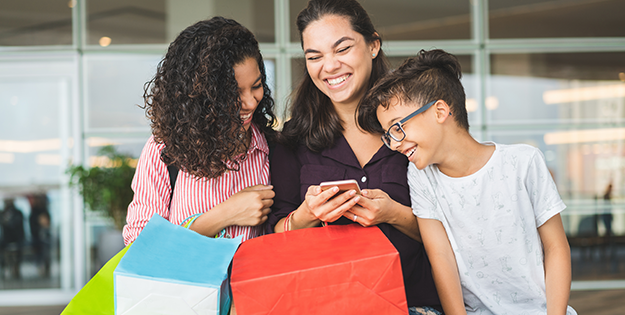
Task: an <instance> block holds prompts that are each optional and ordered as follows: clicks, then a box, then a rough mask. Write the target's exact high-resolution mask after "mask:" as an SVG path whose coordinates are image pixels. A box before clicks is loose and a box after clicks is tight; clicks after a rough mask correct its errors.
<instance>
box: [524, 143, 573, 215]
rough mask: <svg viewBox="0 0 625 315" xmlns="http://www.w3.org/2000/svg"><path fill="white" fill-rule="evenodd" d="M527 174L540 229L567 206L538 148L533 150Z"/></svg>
mask: <svg viewBox="0 0 625 315" xmlns="http://www.w3.org/2000/svg"><path fill="white" fill-rule="evenodd" d="M526 174H527V177H526V178H525V186H526V187H527V191H528V194H529V198H530V201H531V202H532V207H533V209H534V216H535V218H536V226H537V227H539V226H541V225H543V224H544V223H545V222H547V221H548V220H549V219H551V218H552V217H553V216H554V215H556V214H558V213H560V212H562V210H564V209H565V208H566V205H565V204H564V202H563V201H562V198H560V194H559V193H558V189H557V188H556V184H555V182H554V181H553V178H552V177H551V173H550V172H549V169H548V168H547V164H546V163H545V158H544V157H543V154H542V152H540V150H538V149H536V148H534V149H533V152H532V156H531V159H530V161H529V164H528V169H527V172H526Z"/></svg>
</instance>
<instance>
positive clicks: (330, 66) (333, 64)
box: [323, 56, 341, 72]
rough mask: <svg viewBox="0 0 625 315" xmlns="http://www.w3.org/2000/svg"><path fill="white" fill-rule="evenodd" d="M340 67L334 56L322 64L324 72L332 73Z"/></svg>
mask: <svg viewBox="0 0 625 315" xmlns="http://www.w3.org/2000/svg"><path fill="white" fill-rule="evenodd" d="M340 67H341V63H340V62H339V61H338V59H337V58H336V57H334V56H331V57H327V58H325V60H324V62H323V70H325V71H326V72H333V71H335V70H336V69H338V68H340Z"/></svg>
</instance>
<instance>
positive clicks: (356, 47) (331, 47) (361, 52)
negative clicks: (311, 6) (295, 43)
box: [302, 15, 380, 106]
mask: <svg viewBox="0 0 625 315" xmlns="http://www.w3.org/2000/svg"><path fill="white" fill-rule="evenodd" d="M302 41H303V48H304V55H305V58H306V68H307V70H308V74H309V75H310V78H311V79H312V81H313V82H314V83H315V85H316V86H317V88H318V89H319V90H321V91H322V92H323V93H324V94H325V95H327V96H328V97H329V98H330V100H332V103H333V104H334V105H335V106H338V105H343V104H345V105H354V106H355V105H357V104H358V102H359V101H360V99H361V98H362V97H363V96H364V94H365V92H366V87H367V84H368V82H369V78H370V76H371V68H372V64H373V59H374V58H375V57H374V54H375V55H377V53H378V50H379V49H380V45H379V41H374V42H372V43H367V42H366V41H365V38H364V37H363V36H362V35H361V34H360V33H358V32H356V31H354V30H353V29H352V26H351V23H350V21H349V19H348V18H346V17H343V16H338V15H326V16H324V17H322V18H321V19H319V20H317V21H314V22H312V23H310V24H309V25H308V27H306V29H304V31H303V32H302Z"/></svg>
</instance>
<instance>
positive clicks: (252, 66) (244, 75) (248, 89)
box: [232, 57, 264, 130]
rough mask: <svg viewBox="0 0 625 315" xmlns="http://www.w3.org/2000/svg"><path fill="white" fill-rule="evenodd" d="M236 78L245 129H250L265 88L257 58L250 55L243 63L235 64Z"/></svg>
mask: <svg viewBox="0 0 625 315" xmlns="http://www.w3.org/2000/svg"><path fill="white" fill-rule="evenodd" d="M232 68H233V70H234V78H235V79H236V80H237V84H238V85H239V97H240V98H241V114H240V115H241V122H242V123H243V128H245V130H248V129H250V125H251V124H252V116H253V114H254V111H255V110H256V108H257V107H258V104H259V103H260V101H261V100H262V99H263V95H264V90H263V84H262V81H261V79H262V78H261V74H260V70H259V69H258V63H257V62H256V59H254V58H252V57H249V58H247V59H245V60H244V61H243V62H242V63H239V64H236V65H234V67H232Z"/></svg>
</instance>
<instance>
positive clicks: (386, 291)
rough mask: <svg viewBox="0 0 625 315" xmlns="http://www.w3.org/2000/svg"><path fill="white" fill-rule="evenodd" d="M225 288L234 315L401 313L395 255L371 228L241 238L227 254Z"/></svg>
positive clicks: (399, 276)
mask: <svg viewBox="0 0 625 315" xmlns="http://www.w3.org/2000/svg"><path fill="white" fill-rule="evenodd" d="M231 287H232V294H233V301H234V306H235V308H236V311H237V314H238V315H250V314H324V315H326V314H358V315H361V314H371V313H376V314H408V304H407V302H406V293H405V291H404V283H403V278H402V271H401V264H400V260H399V254H398V253H397V250H396V249H395V247H394V246H393V244H391V242H390V241H389V240H388V239H387V238H386V236H385V235H384V234H383V233H382V231H380V229H378V228H377V227H370V228H364V227H361V226H360V225H356V224H350V225H332V226H326V227H320V228H309V229H302V230H297V231H290V232H286V233H279V234H270V235H265V236H262V237H258V238H255V239H251V240H248V241H246V242H244V243H243V244H242V245H241V246H240V247H239V250H238V251H237V252H236V254H235V255H234V258H233V262H232V275H231Z"/></svg>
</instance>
